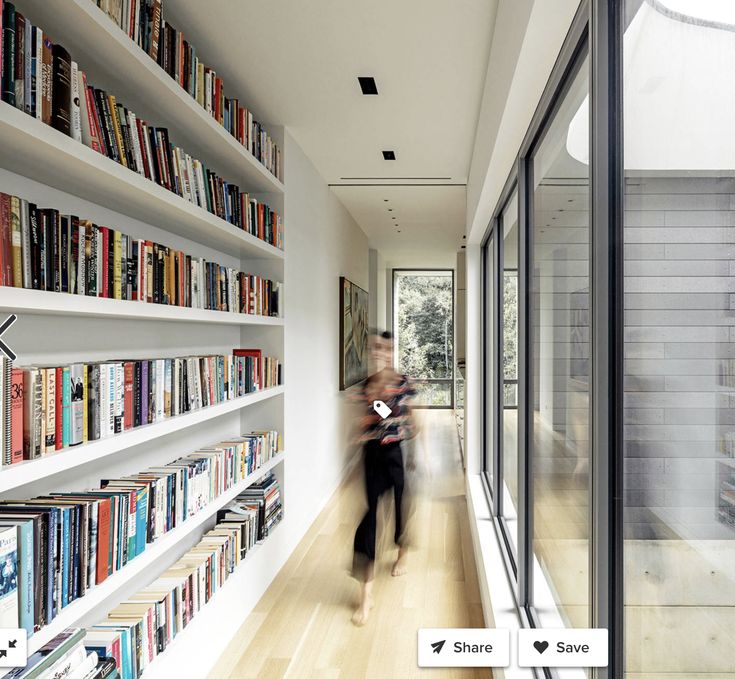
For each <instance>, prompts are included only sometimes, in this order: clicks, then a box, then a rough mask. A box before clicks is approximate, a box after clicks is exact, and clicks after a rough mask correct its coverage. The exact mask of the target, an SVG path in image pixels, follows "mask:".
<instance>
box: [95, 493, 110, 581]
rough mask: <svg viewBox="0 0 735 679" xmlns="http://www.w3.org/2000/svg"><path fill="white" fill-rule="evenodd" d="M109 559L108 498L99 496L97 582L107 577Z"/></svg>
mask: <svg viewBox="0 0 735 679" xmlns="http://www.w3.org/2000/svg"><path fill="white" fill-rule="evenodd" d="M109 559H110V498H100V507H99V515H98V518H97V584H98V585H99V584H100V583H101V582H102V581H104V580H106V579H107V572H108V562H109Z"/></svg>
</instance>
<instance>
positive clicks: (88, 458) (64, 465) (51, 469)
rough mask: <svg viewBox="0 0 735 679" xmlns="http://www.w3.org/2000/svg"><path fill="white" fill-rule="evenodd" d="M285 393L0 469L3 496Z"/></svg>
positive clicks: (227, 404) (271, 392)
mask: <svg viewBox="0 0 735 679" xmlns="http://www.w3.org/2000/svg"><path fill="white" fill-rule="evenodd" d="M283 389H284V388H283V386H279V387H272V388H270V389H264V390H263V391H258V392H255V393H253V394H247V395H245V396H240V397H239V398H235V399H232V400H231V401H224V402H223V403H218V404H217V405H213V406H209V407H208V408H200V409H199V410H195V411H193V412H191V413H186V414H185V415H178V416H177V417H170V418H168V419H165V420H161V421H160V422H154V423H152V424H146V425H143V426H140V427H135V428H134V429H130V430H129V431H126V432H123V433H121V434H115V435H114V436H110V437H109V438H105V439H99V440H97V441H92V442H90V443H85V444H83V445H79V446H74V447H73V448H71V447H70V448H62V449H61V450H58V451H56V452H55V453H50V454H48V455H44V456H43V457H40V458H38V459H36V460H25V461H23V462H19V463H17V464H13V465H10V466H9V467H4V468H2V469H0V493H7V492H8V491H11V490H13V489H14V488H19V487H20V486H25V485H28V484H30V483H36V482H38V481H40V480H42V479H50V478H51V477H52V476H54V475H56V474H60V473H62V472H65V471H68V470H69V469H74V468H75V467H81V466H83V465H86V464H89V463H90V462H94V461H96V460H101V459H103V458H105V457H109V456H110V455H116V454H118V453H122V452H124V451H126V450H129V449H130V448H133V447H135V446H139V445H141V444H144V443H150V442H154V441H155V440H156V439H160V438H162V437H164V436H167V435H169V434H173V433H174V432H177V431H181V430H183V429H187V428H189V427H194V426H196V425H202V424H207V423H211V422H212V421H213V420H215V419H216V418H218V417H222V416H223V415H227V414H228V413H233V412H235V411H238V410H241V409H242V408H247V407H248V406H250V405H254V404H255V403H260V402H261V401H265V400H266V399H269V398H273V397H274V396H278V395H279V394H282V393H283ZM212 443H216V441H214V440H213V441H212ZM192 452H193V451H192Z"/></svg>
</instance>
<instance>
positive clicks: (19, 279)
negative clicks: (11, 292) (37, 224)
mask: <svg viewBox="0 0 735 679" xmlns="http://www.w3.org/2000/svg"><path fill="white" fill-rule="evenodd" d="M10 238H11V240H10V244H11V250H12V253H13V283H12V285H13V286H14V287H16V288H22V287H23V263H22V262H23V256H22V254H21V253H22V249H21V231H20V198H18V197H17V196H10Z"/></svg>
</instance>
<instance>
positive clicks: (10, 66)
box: [0, 0, 283, 247]
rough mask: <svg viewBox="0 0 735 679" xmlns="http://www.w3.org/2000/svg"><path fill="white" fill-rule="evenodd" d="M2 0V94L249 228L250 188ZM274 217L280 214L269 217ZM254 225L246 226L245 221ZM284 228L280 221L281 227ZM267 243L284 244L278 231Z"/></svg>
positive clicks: (34, 114)
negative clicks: (130, 105)
mask: <svg viewBox="0 0 735 679" xmlns="http://www.w3.org/2000/svg"><path fill="white" fill-rule="evenodd" d="M0 5H2V11H1V12H0V16H2V35H3V41H2V60H1V66H2V73H1V74H0V79H1V82H2V86H1V87H2V92H1V94H2V99H3V101H5V102H7V103H8V104H10V105H11V106H15V107H16V108H19V109H20V110H22V111H25V112H26V113H28V114H29V115H32V116H34V117H36V118H38V119H39V120H41V121H43V122H44V123H46V124H48V125H51V126H52V127H54V128H55V129H57V130H59V131H60V132H62V133H64V134H66V135H67V136H70V137H72V138H73V139H75V140H77V141H79V142H82V143H84V144H85V145H86V146H89V147H90V148H92V149H94V150H95V151H98V152H99V153H101V154H103V155H105V156H107V157H108V158H111V159H112V160H114V161H115V162H117V163H119V164H121V165H123V166H125V167H127V168H129V169H131V170H132V171H133V172H137V173H138V174H140V175H142V176H144V177H146V178H147V179H150V180H151V181H154V182H156V184H158V185H159V186H163V187H164V188H166V189H168V190H169V191H172V192H173V193H176V194H177V195H179V196H182V197H183V198H185V199H186V200H188V201H189V202H191V203H193V204H195V205H198V206H199V207H201V208H203V209H205V210H207V211H208V212H210V213H212V214H213V215H216V216H217V217H220V218H221V219H224V220H226V221H227V222H230V223H231V224H235V225H236V226H238V227H239V228H242V229H245V230H247V229H248V220H249V218H250V210H251V205H250V198H249V195H248V194H247V193H246V192H244V191H243V190H242V189H240V187H239V186H237V185H236V184H233V183H232V182H228V181H226V180H225V179H224V178H222V177H219V176H218V175H217V174H216V173H215V172H213V171H211V170H209V169H208V168H207V167H206V164H205V163H204V162H202V161H201V160H199V159H196V158H193V157H192V156H191V155H189V154H188V153H186V151H184V149H182V148H181V147H178V146H175V145H174V144H173V143H172V142H171V140H170V139H169V133H168V130H167V129H166V128H163V127H156V126H154V125H150V124H148V123H147V122H145V121H143V120H141V119H140V118H138V117H137V116H136V115H135V113H134V112H133V111H130V110H128V109H127V108H126V107H125V106H123V105H122V104H121V103H120V102H118V101H117V99H116V98H115V96H114V94H111V93H108V92H105V91H104V90H101V89H96V88H94V87H93V86H92V85H90V84H88V83H87V77H86V74H85V73H84V72H83V71H81V70H80V69H79V67H78V64H77V62H76V61H74V60H72V58H71V56H70V55H69V52H67V50H66V49H65V48H64V47H63V46H62V45H59V44H54V43H53V42H52V41H51V40H50V39H49V37H48V35H45V34H44V32H43V30H42V29H41V28H39V27H37V26H33V25H31V23H30V22H29V21H27V20H26V19H25V17H24V16H23V15H22V14H21V13H20V12H18V11H17V10H16V9H15V5H14V4H13V3H11V2H7V0H0ZM272 219H274V220H275V221H276V223H278V221H279V218H278V216H277V215H274V216H273V218H272ZM251 228H252V227H251ZM281 230H282V228H281V227H280V225H279V227H278V229H277V231H278V233H280V232H281ZM269 242H271V243H272V244H273V245H277V246H278V247H282V245H283V243H282V239H281V238H280V237H278V235H277V234H276V236H275V237H272V238H271V241H269Z"/></svg>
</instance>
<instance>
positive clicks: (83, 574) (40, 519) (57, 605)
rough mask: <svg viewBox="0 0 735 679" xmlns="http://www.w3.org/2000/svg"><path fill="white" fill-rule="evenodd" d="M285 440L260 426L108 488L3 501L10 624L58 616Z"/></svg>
mask: <svg viewBox="0 0 735 679" xmlns="http://www.w3.org/2000/svg"><path fill="white" fill-rule="evenodd" d="M279 446H280V439H279V435H278V432H276V431H263V432H252V433H250V434H246V435H243V436H240V437H234V438H232V439H231V440H229V441H223V442H221V443H219V444H216V445H212V446H207V447H204V448H200V449H199V450H198V451H196V452H194V453H191V454H189V455H186V456H184V457H181V458H179V459H177V460H175V461H173V462H171V463H169V464H166V465H161V466H157V467H149V468H148V469H146V470H144V471H142V472H140V473H138V474H132V475H130V476H126V477H123V478H118V479H103V480H102V481H101V483H100V487H99V488H98V489H94V490H84V491H78V492H64V493H51V494H49V495H45V496H42V497H37V498H34V499H31V500H6V501H2V502H0V562H1V563H2V564H3V568H2V569H0V627H2V628H16V627H22V628H25V629H26V631H27V632H28V634H29V635H30V634H33V633H34V632H36V631H38V630H40V629H41V628H42V627H44V626H45V625H48V624H49V623H50V622H51V621H52V620H54V619H55V618H56V617H57V616H58V615H59V613H60V612H61V611H62V610H63V609H64V608H66V607H67V606H68V605H69V604H71V603H72V602H74V601H76V600H77V599H79V598H81V597H83V596H84V595H85V594H86V593H87V592H88V591H89V590H90V589H92V588H94V587H95V586H97V585H99V584H101V583H102V582H104V581H105V580H106V579H107V577H108V576H110V575H112V574H113V573H116V572H117V571H119V570H121V569H122V568H124V567H125V566H126V565H127V564H128V563H129V562H130V561H131V560H132V559H134V558H135V557H137V556H139V555H141V554H142V553H143V552H144V551H145V550H146V548H147V547H148V545H150V544H151V543H153V542H155V541H156V540H157V539H158V538H160V537H161V536H162V535H164V534H166V533H168V532H169V531H171V530H173V529H175V528H177V527H179V526H181V525H182V524H183V523H184V522H185V521H186V520H187V519H189V518H191V517H192V516H194V515H195V514H197V513H198V512H200V511H202V509H203V508H204V507H206V506H207V505H208V504H209V503H210V502H212V501H213V500H215V499H216V498H217V497H219V496H220V495H222V494H223V493H224V492H226V491H227V490H229V489H230V488H232V487H233V486H235V485H236V484H237V483H239V482H241V481H242V480H243V479H245V478H246V477H247V476H248V474H252V473H254V472H255V471H256V470H257V469H259V468H260V466H261V465H263V464H264V463H265V462H266V461H268V460H270V459H272V458H273V456H274V455H275V454H276V453H277V452H278V451H279ZM253 506H256V508H257V502H253Z"/></svg>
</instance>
